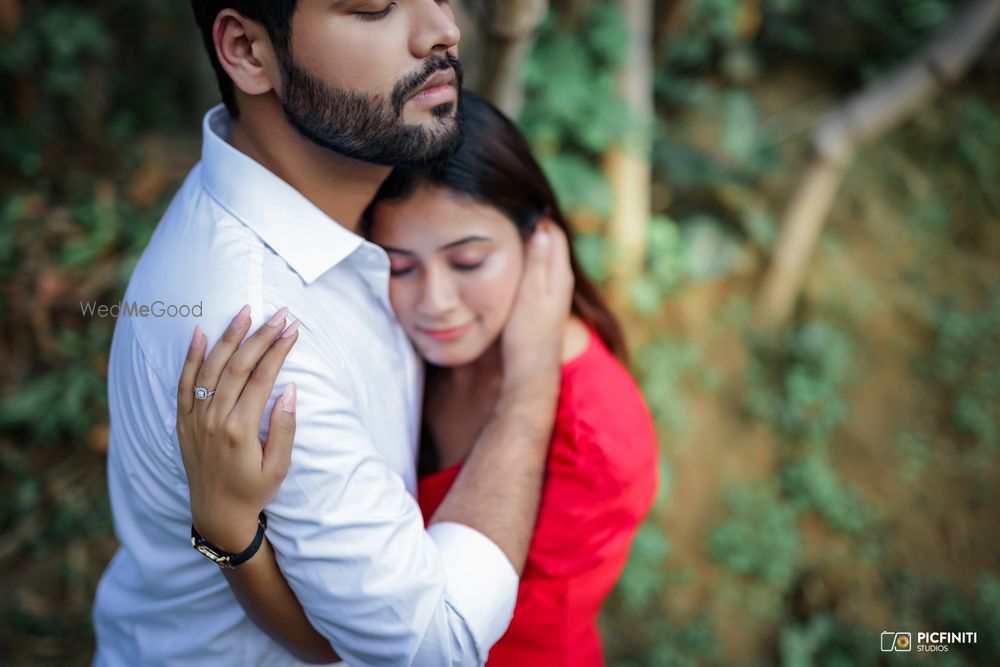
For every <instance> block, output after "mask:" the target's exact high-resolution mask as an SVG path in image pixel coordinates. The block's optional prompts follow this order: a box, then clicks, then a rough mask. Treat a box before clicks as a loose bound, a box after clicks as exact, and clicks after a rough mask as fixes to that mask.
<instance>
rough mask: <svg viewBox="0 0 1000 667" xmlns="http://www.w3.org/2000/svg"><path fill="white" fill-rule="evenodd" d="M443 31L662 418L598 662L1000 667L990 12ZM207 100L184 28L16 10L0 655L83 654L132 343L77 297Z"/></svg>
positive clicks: (90, 291)
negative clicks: (552, 207) (120, 351)
mask: <svg viewBox="0 0 1000 667" xmlns="http://www.w3.org/2000/svg"><path fill="white" fill-rule="evenodd" d="M453 5H455V8H456V10H457V11H458V12H459V14H460V18H461V21H462V26H463V35H464V37H463V46H462V55H463V61H464V62H465V66H466V69H467V70H468V75H467V82H468V84H469V87H472V88H475V89H477V90H479V91H481V92H483V93H485V94H486V95H488V96H489V97H490V98H491V99H493V100H494V101H496V102H497V103H498V104H499V105H501V106H502V107H503V108H504V109H505V110H506V111H507V112H508V113H510V114H512V115H514V116H515V117H516V118H518V119H519V124H520V126H521V127H522V128H523V130H524V132H525V133H526V134H527V136H528V137H529V138H530V140H531V142H532V145H533V146H534V148H535V151H536V154H537V155H538V156H539V158H540V159H541V160H542V162H543V163H544V166H545V168H546V170H547V171H548V173H549V174H550V176H551V178H552V180H553V181H554V183H555V185H556V187H557V190H558V192H559V194H560V195H561V197H562V200H563V202H564V204H565V205H566V207H567V209H568V210H569V211H570V212H571V213H572V219H573V221H574V223H575V226H576V228H577V230H578V232H579V237H578V239H577V241H576V243H577V244H578V250H579V252H580V253H581V255H582V257H583V259H584V261H585V264H586V267H587V269H588V271H589V272H590V273H592V274H593V275H594V277H595V278H596V279H597V280H598V281H600V283H601V284H602V285H603V286H604V288H605V289H606V290H607V293H608V295H609V297H610V298H611V299H612V300H613V302H614V304H615V306H616V309H617V310H618V312H619V313H621V315H622V317H623V318H624V320H625V321H626V322H627V332H628V337H629V340H630V343H631V346H632V349H633V352H634V358H633V370H634V372H635V374H636V376H637V378H639V380H640V381H641V383H642V386H643V389H644V392H645V395H646V397H647V400H648V402H649V405H650V407H651V409H652V410H653V412H654V414H655V416H656V419H657V421H658V424H659V428H660V444H661V450H662V465H663V469H662V491H661V494H660V498H659V500H658V502H657V505H656V507H655V508H654V510H653V512H652V514H651V516H650V519H649V520H648V521H647V522H646V524H645V525H644V526H643V528H642V529H641V531H640V533H639V535H638V537H637V539H636V542H635V545H634V547H633V553H632V558H631V561H630V564H629V566H628V569H627V570H626V573H625V575H624V576H623V578H622V580H621V582H620V584H619V586H618V588H617V589H616V591H615V593H614V594H613V597H612V599H611V600H610V601H609V603H608V604H607V605H606V608H605V613H604V615H603V618H602V624H603V629H604V636H605V642H606V652H607V657H608V660H609V663H610V664H611V665H613V666H619V667H625V666H647V665H648V666H656V667H659V666H666V667H674V666H677V667H681V666H688V665H690V666H694V665H741V666H742V667H751V666H753V667H765V666H767V667H772V666H773V667H778V666H782V667H806V666H822V667H842V666H868V665H895V664H900V665H901V664H907V665H909V664H916V665H921V664H926V665H937V666H942V665H949V666H972V665H996V664H1000V625H998V621H997V619H998V618H1000V571H998V564H1000V548H998V547H1000V544H998V542H1000V540H998V538H1000V522H998V521H997V514H998V512H997V509H998V500H1000V485H998V482H1000V470H998V452H1000V261H998V260H1000V41H998V40H997V37H996V34H997V27H998V25H1000V0H985V1H984V0H977V1H972V2H966V1H964V0H961V1H960V0H878V1H872V0H839V1H838V2H821V1H820V0H574V1H569V0H551V1H546V0H509V1H506V2H503V3H496V2H488V1H484V0H465V1H464V2H457V1H456V2H453ZM216 100H217V92H216V89H215V84H214V80H213V78H212V76H211V74H210V71H209V68H208V65H207V59H206V57H205V55H204V53H203V52H202V47H201V44H200V42H199V38H198V35H197V31H196V28H195V25H194V22H193V19H192V18H191V16H190V8H189V6H188V3H187V2H157V1H154V0H91V1H90V2H65V1H58V0H55V1H48V2H38V1H32V0H0V368H2V369H3V372H2V374H0V470H2V472H0V531H2V539H0V577H2V580H0V584H2V585H0V645H2V646H3V647H4V648H3V658H2V662H3V663H4V664H8V665H49V664H51V665H84V664H89V657H90V655H91V652H92V649H93V632H92V629H91V625H90V605H91V601H92V596H93V593H94V589H95V586H96V583H97V579H98V577H99V576H100V573H101V571H102V569H103V568H104V566H105V565H106V563H107V562H108V560H109V559H110V557H111V555H112V553H113V552H114V548H115V539H114V535H113V532H112V525H111V517H110V510H109V505H108V498H107V491H106V482H105V471H104V457H105V451H106V448H107V434H108V423H107V420H108V415H107V403H106V366H107V355H108V350H109V346H110V341H111V333H112V329H113V324H114V323H113V321H112V320H110V319H100V318H88V319H84V317H83V316H82V313H81V308H80V302H81V301H85V302H86V301H94V300H96V301H98V302H101V303H115V302H116V301H117V300H118V299H119V298H120V297H121V295H122V293H123V291H124V287H125V285H126V282H127V280H128V277H129V275H130V273H131V270H132V267H133V266H134V264H135V262H136V260H137V258H138V255H139V253H140V252H141V251H142V249H143V248H144V246H145V244H146V243H147V241H148V240H149V237H150V234H151V233H152V231H153V228H154V226H155V224H156V222H157V221H158V219H159V216H160V215H161V213H162V212H163V210H164V207H165V205H166V204H167V203H168V202H169V200H170V198H171V196H172V195H173V193H174V192H175V190H176V188H177V187H178V186H179V183H180V180H181V179H182V178H183V177H184V175H185V174H186V173H187V171H188V169H190V167H191V166H192V165H193V164H194V162H195V161H196V160H197V159H198V155H199V150H200V119H201V116H202V114H203V112H204V111H205V110H206V109H207V108H208V107H209V106H211V105H212V104H215V102H216ZM990 516H993V517H994V518H993V519H990V518H989V517H990ZM884 630H892V631H912V632H914V633H916V632H918V631H954V632H966V631H967V632H977V633H978V634H977V639H978V641H977V643H976V644H974V645H969V644H967V645H952V646H951V647H950V650H949V651H948V652H946V653H936V654H922V653H917V652H913V653H911V654H904V655H899V654H892V653H882V652H881V650H880V633H881V632H882V631H884ZM914 636H915V635H914Z"/></svg>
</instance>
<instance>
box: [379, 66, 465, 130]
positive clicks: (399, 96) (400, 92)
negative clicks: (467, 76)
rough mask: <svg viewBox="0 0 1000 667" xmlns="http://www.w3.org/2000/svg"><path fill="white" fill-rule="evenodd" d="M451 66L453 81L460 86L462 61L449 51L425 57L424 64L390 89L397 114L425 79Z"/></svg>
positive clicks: (401, 111) (425, 81)
mask: <svg viewBox="0 0 1000 667" xmlns="http://www.w3.org/2000/svg"><path fill="white" fill-rule="evenodd" d="M448 68H451V69H453V70H455V82H456V83H457V84H458V88H459V89H461V88H462V63H461V62H460V61H459V59H458V57H457V56H455V55H453V54H452V53H451V51H445V54H444V55H443V56H438V55H434V56H431V57H430V58H428V59H427V61H426V62H425V63H424V66H423V67H422V68H421V69H420V70H419V71H416V72H414V73H413V74H409V75H407V76H406V77H405V78H404V79H402V80H401V81H400V82H399V83H397V84H396V87H395V88H394V89H393V91H392V107H393V109H394V110H395V111H396V115H397V116H399V115H400V114H402V113H403V105H405V104H406V101H407V100H408V99H409V98H410V96H412V95H413V94H414V93H415V92H417V91H418V90H420V87H421V86H423V85H424V84H425V83H427V80H428V79H430V78H431V77H432V76H434V75H435V74H437V73H438V72H440V71H441V70H444V69H448Z"/></svg>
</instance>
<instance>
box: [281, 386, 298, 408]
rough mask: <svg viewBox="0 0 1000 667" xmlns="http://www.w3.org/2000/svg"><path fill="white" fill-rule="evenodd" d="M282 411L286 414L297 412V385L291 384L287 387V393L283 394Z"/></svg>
mask: <svg viewBox="0 0 1000 667" xmlns="http://www.w3.org/2000/svg"><path fill="white" fill-rule="evenodd" d="M281 409H282V410H284V411H285V412H295V383H294V382H289V383H288V384H287V385H285V391H283V392H282V393H281Z"/></svg>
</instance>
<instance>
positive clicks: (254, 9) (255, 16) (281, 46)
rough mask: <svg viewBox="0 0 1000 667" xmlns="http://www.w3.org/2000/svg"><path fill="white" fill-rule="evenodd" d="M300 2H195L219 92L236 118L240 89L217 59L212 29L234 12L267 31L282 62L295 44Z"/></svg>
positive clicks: (266, 0)
mask: <svg viewBox="0 0 1000 667" xmlns="http://www.w3.org/2000/svg"><path fill="white" fill-rule="evenodd" d="M298 4H299V1H298V0H191V8H192V9H193V10H194V19H195V21H197V22H198V27H199V28H200V29H201V38H202V41H204V43H205V48H206V49H207V50H208V58H209V60H211V61H212V69H213V70H215V77H216V78H217V79H218V80H219V92H221V93H222V101H223V102H224V103H225V104H226V109H228V110H229V115H230V116H232V117H233V118H237V117H239V114H240V110H239V108H238V107H237V106H236V90H235V88H236V86H235V85H234V84H233V80H232V79H230V78H229V75H228V74H226V71H225V70H224V69H222V65H221V64H220V63H219V59H218V58H217V57H216V55H215V42H214V41H213V40H212V26H213V25H214V24H215V18H216V17H217V16H218V15H219V12H221V11H222V10H223V9H234V10H236V11H237V12H239V13H240V14H243V16H245V17H247V18H248V19H250V20H251V21H256V22H258V23H260V24H261V25H263V26H264V28H265V29H266V30H267V34H268V37H270V38H271V42H272V43H273V44H274V49H275V52H276V53H277V55H278V58H279V59H281V60H284V59H285V58H286V57H287V55H288V49H289V46H290V44H291V33H292V15H293V14H294V13H295V7H296V6H297V5H298Z"/></svg>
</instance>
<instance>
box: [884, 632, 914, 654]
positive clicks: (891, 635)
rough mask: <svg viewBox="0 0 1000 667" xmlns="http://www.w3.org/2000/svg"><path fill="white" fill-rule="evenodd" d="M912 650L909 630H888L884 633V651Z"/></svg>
mask: <svg viewBox="0 0 1000 667" xmlns="http://www.w3.org/2000/svg"><path fill="white" fill-rule="evenodd" d="M909 650H910V633H909V632H890V631H889V630H886V631H885V632H883V633H882V651H883V652H886V653H888V652H889V651H899V652H906V651H909Z"/></svg>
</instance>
